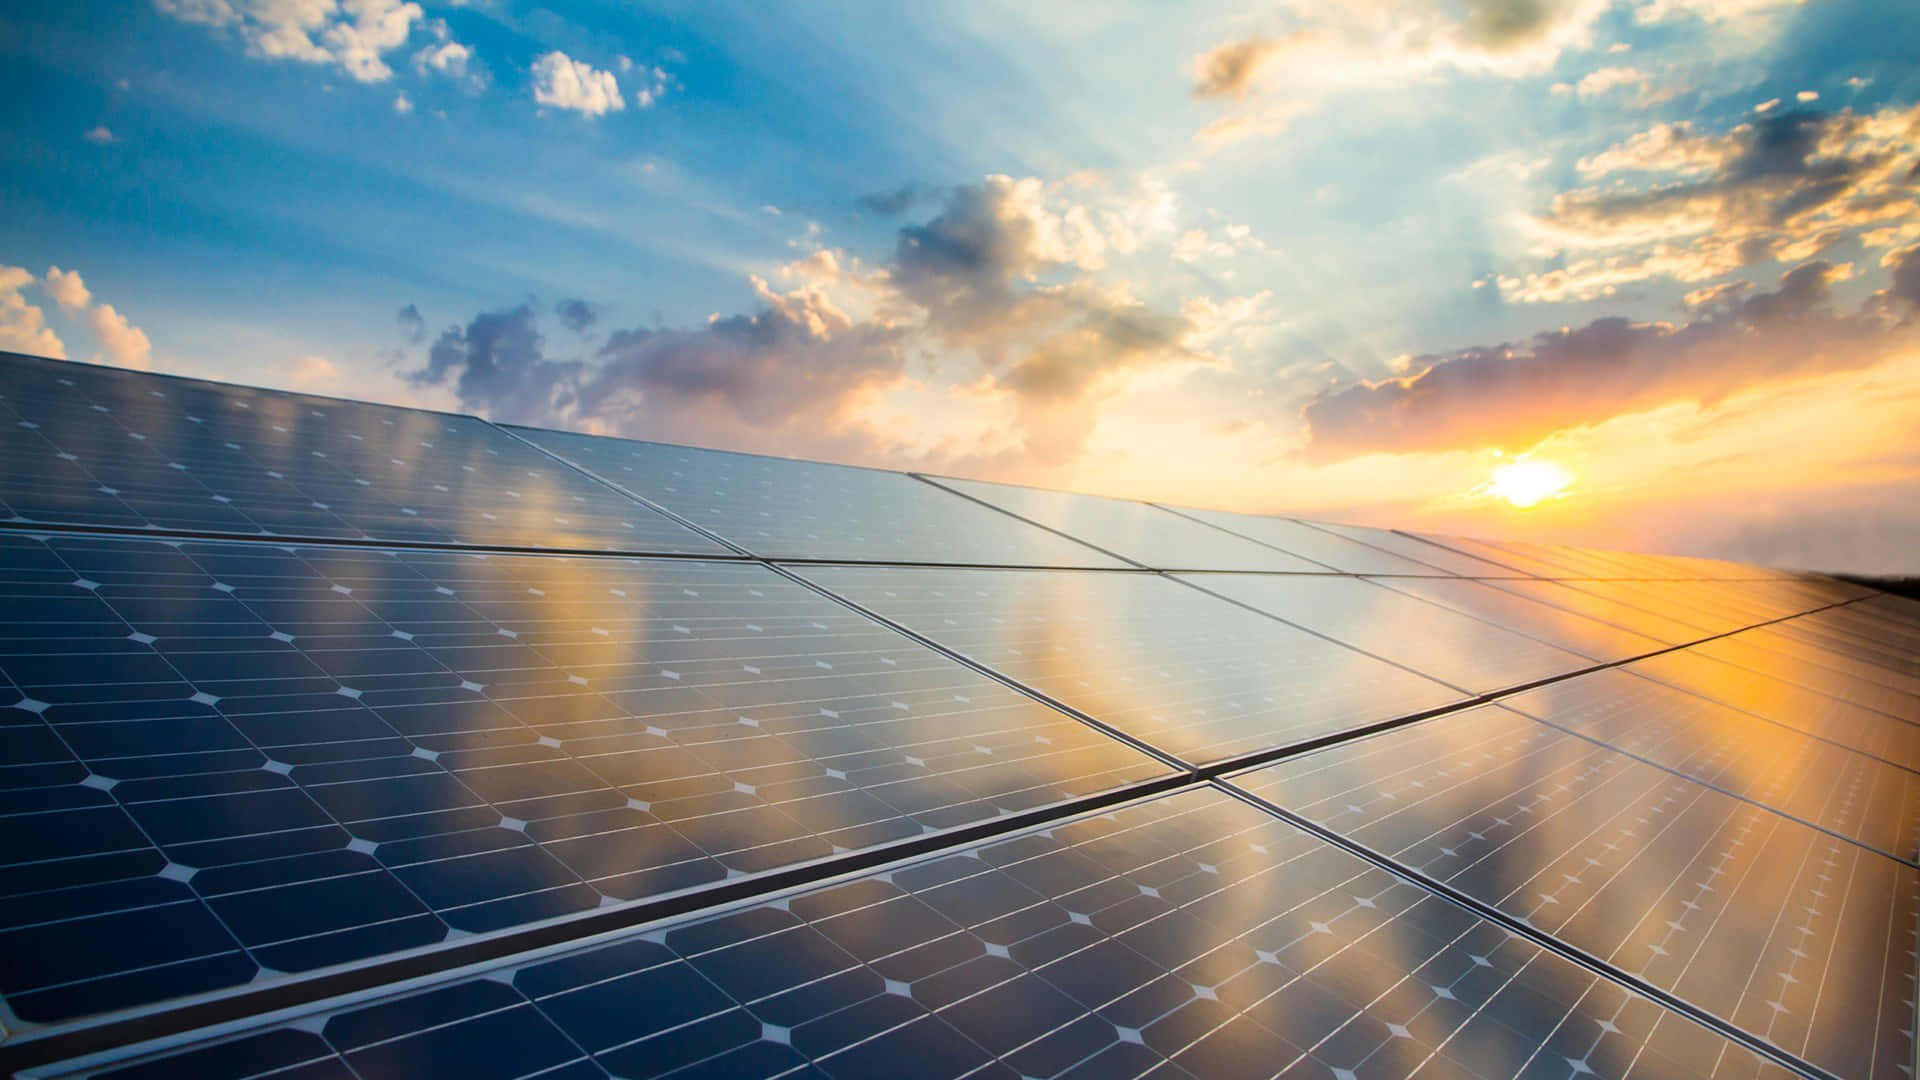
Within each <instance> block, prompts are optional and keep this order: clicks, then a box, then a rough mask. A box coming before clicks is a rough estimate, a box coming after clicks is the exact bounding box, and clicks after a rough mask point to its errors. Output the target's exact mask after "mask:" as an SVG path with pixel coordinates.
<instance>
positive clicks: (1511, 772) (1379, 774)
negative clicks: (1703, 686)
mask: <svg viewBox="0 0 1920 1080" xmlns="http://www.w3.org/2000/svg"><path fill="white" fill-rule="evenodd" d="M1233 782H1234V783H1235V784H1236V785H1237V786H1240V787H1243V788H1246V789H1247V790H1249V791H1252V792H1254V793H1256V794H1258V795H1260V796H1261V797H1263V798H1266V799H1268V800H1270V801H1272V802H1274V803H1276V804H1278V805H1280V806H1283V807H1286V808H1287V809H1290V810H1292V811H1294V812H1296V813H1300V814H1302V815H1304V816H1306V817H1307V818H1309V819H1311V820H1314V821H1316V822H1318V823H1320V824H1322V825H1325V826H1327V827H1329V828H1331V829H1334V830H1336V831H1338V832H1340V833H1341V834H1343V835H1346V836H1348V837H1351V838H1353V839H1354V840H1356V841H1358V842H1360V843H1363V844H1365V845H1367V846H1368V847H1370V848H1372V849H1373V850H1375V851H1378V852H1380V853H1382V854H1384V855H1388V856H1390V857H1392V858H1394V859H1396V860H1398V861H1400V862H1402V863H1403V864H1405V865H1408V866H1410V867H1413V868H1415V869H1418V870H1420V871H1421V872H1423V873H1426V874H1429V875H1431V876H1433V877H1435V878H1437V879H1439V880H1442V881H1445V882H1447V883H1448V884H1451V885H1453V886H1455V887H1457V888H1460V889H1462V890H1464V891H1466V892H1467V893H1469V894H1471V895H1473V896H1474V897H1476V898H1478V899H1480V900H1482V901H1484V902H1486V903H1489V904H1492V905H1494V906H1496V907H1498V908H1499V909H1500V910H1502V911H1503V912H1505V913H1506V914H1508V915H1511V916H1513V917H1515V918H1518V919H1522V920H1525V921H1526V922H1528V923H1530V924H1531V925H1533V926H1535V927H1538V928H1539V929H1541V930H1543V931H1545V932H1547V933H1550V934H1553V935H1555V936H1557V937H1559V938H1561V939H1563V940H1565V941H1568V942H1570V943H1571V944H1573V945H1575V946H1577V947H1579V948H1581V949H1584V950H1586V951H1587V952H1590V953H1593V954H1594V955H1596V956H1599V957H1601V958H1602V959H1605V960H1607V961H1608V962H1610V963H1613V964H1615V965H1616V966H1618V967H1620V968H1621V969H1623V970H1625V971H1628V972H1630V973H1632V974H1635V975H1638V976H1640V977H1641V978H1644V979H1646V980H1648V981H1649V982H1651V983H1652V984H1654V985H1656V986H1660V987H1662V988H1663V989H1666V990H1670V991H1672V992H1674V993H1676V994H1678V995H1680V996H1681V997H1683V998H1685V999H1687V1000H1688V1001H1691V1002H1693V1003H1694V1004H1696V1005H1699V1006H1701V1007H1702V1008H1705V1009H1708V1010H1709V1011H1711V1012H1713V1013H1715V1014H1717V1015H1719V1016H1720V1017H1722V1018H1723V1019H1726V1020H1728V1021H1730V1022H1733V1023H1735V1024H1738V1025H1740V1026H1741V1027H1743V1028H1745V1029H1746V1030H1748V1031H1749V1032H1752V1033H1753V1034H1755V1035H1758V1036H1760V1037H1763V1038H1766V1039H1768V1040H1770V1041H1772V1042H1774V1043H1775V1044H1776V1045H1778V1046H1781V1047H1782V1048H1784V1049H1786V1050H1788V1051H1790V1052H1793V1053H1796V1054H1799V1055H1801V1056H1803V1057H1805V1058H1806V1059H1807V1060H1810V1061H1812V1062H1813V1063H1814V1064H1816V1065H1820V1066H1822V1067H1823V1068H1826V1069H1829V1070H1831V1071H1832V1072H1834V1073H1835V1074H1837V1075H1842V1076H1860V1077H1876V1078H1878V1077H1896V1076H1903V1075H1904V1074H1903V1073H1902V1072H1901V1071H1900V1066H1902V1065H1904V1064H1907V1063H1910V1062H1911V1060H1912V1056H1913V1040H1912V1034H1911V1006H1910V1005H1909V1004H1908V1002H1909V1000H1910V998H1909V994H1910V993H1911V991H1910V980H1909V979H1908V977H1907V976H1908V972H1907V970H1906V965H1905V964H1904V963H1892V962H1891V958H1897V957H1899V956H1901V955H1903V954H1905V953H1906V952H1907V950H1909V949H1911V948H1913V947H1914V925H1915V918H1916V912H1920V892H1917V891H1916V889H1917V883H1916V873H1915V871H1914V869H1913V868H1912V867H1911V866H1908V865H1905V864H1902V863H1898V862H1895V861H1894V860H1892V859H1889V858H1886V857H1885V856H1882V855H1879V854H1876V853H1874V852H1872V851H1869V850H1867V849H1865V848H1862V847H1859V846H1858V845H1855V844H1852V843H1849V842H1847V841H1846V840H1843V839H1840V838H1838V837H1834V836H1829V835H1827V834H1824V833H1821V832H1819V831H1817V830H1814V829H1811V828H1808V827H1806V826H1804V825H1801V824H1799V823H1797V822H1794V821H1792V820H1790V819H1787V818H1784V817H1781V816H1780V815H1778V814H1775V813H1772V812H1770V811H1768V810H1765V809H1762V808H1760V807H1757V806H1754V805H1751V804H1748V803H1743V802H1741V801H1739V800H1736V799H1733V798H1731V797H1729V796H1727V795H1724V794H1722V793H1720V792H1717V791H1714V790H1712V789H1710V788H1707V787H1704V786H1702V785H1700V784H1697V783H1694V782H1692V781H1690V780H1687V779H1684V778H1682V777H1679V776H1676V775H1674V774H1673V773H1670V772H1667V771H1664V770H1661V769H1658V768H1655V767H1654V766H1651V765H1648V764H1645V763H1643V762H1640V761H1636V760H1634V759H1633V758H1630V757H1627V756H1626V755H1623V754H1620V753H1617V752H1615V751H1612V750H1609V749H1606V748H1604V747H1600V746H1597V745H1595V744H1593V743H1591V742H1588V741H1587V740H1584V739H1579V738H1576V737H1574V736H1572V735H1569V734H1566V733H1564V732H1560V731H1556V730H1554V729H1553V728H1551V727H1548V726H1546V725H1543V724H1539V723H1536V722H1534V721H1532V720H1528V719H1526V718H1524V717H1521V716H1519V715H1517V714H1515V713H1511V712H1508V711H1506V710H1504V709H1500V708H1497V707H1491V706H1488V707H1481V708H1478V709H1473V710H1469V711H1467V712H1464V713H1457V714H1451V715H1448V716H1444V717H1439V718H1436V719H1434V720H1430V721H1425V722H1423V723H1420V724H1416V725H1414V726H1412V727H1409V728H1403V729H1399V730H1396V731H1393V732H1389V733H1386V734H1384V735H1379V736H1374V737H1371V738H1368V739H1365V740H1361V741H1359V742H1354V743H1347V744H1343V745H1341V746H1338V747H1332V748H1329V749H1326V750H1322V751H1317V752H1315V753H1312V754H1308V755H1305V756H1303V757H1300V758H1296V759H1293V760H1290V761H1287V762H1283V763H1281V764H1278V765H1274V766H1270V767H1268V768H1265V769H1261V770H1256V771H1255V772H1253V773H1250V774H1245V775H1242V776H1240V777H1236V778H1235V779H1234V781H1233Z"/></svg>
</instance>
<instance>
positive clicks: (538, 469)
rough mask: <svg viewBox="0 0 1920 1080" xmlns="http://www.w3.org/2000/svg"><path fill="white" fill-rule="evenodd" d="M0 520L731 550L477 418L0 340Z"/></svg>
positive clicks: (704, 551) (270, 533)
mask: <svg viewBox="0 0 1920 1080" xmlns="http://www.w3.org/2000/svg"><path fill="white" fill-rule="evenodd" d="M0 460H5V461H6V463H7V467H6V470H5V473H4V475H0V520H5V521H10V522H11V523H13V524H48V525H52V524H60V525H89V526H100V527H119V528H130V529H175V530H183V531H188V532H213V533H230V534H237V535H248V536H297V537H307V538H330V537H337V538H346V539H366V538H372V539H377V540H390V541H409V542H435V543H473V544H492V545H506V546H526V547H544V548H592V549H599V550H627V551H650V552H687V553H696V554H709V553H710V554H722V553H725V550H726V549H724V548H722V547H720V546H719V545H717V544H715V543H713V542H712V541H709V540H707V539H706V538H705V537H702V536H701V535H699V534H698V533H696V532H694V531H692V530H691V529H688V528H686V527H685V526H682V525H680V524H678V523H676V522H674V521H673V520H672V519H670V518H668V517H666V516H664V515H662V514H658V513H656V512H654V511H652V510H649V509H647V508H646V507H644V506H641V505H638V504H636V503H635V502H633V500H631V499H627V498H624V497H622V496H621V495H620V494H618V493H617V492H614V491H612V490H610V489H608V488H607V487H606V486H605V485H603V484H599V483H596V482H594V481H593V480H591V479H589V478H588V477H586V476H583V475H581V474H580V473H579V472H578V471H576V470H573V469H569V468H567V467H565V466H564V465H561V464H559V463H558V462H555V461H554V460H553V459H552V458H550V457H548V456H547V455H545V454H542V453H541V452H540V451H538V450H536V449H534V448H532V447H530V446H528V445H527V444H526V443H524V442H521V441H520V440H518V439H515V438H513V437H512V436H510V435H507V434H505V433H504V432H502V431H500V430H499V429H497V428H495V427H493V426H492V425H490V424H487V423H485V422H484V421H480V420H475V419H473V418H472V417H467V416H451V415H448V414H444V413H429V412H421V411H418V410H414V409H396V408H391V407H388V406H384V405H368V404H363V403H360V402H354V401H337V400H332V399H327V398H315V397H307V396H304V395H301V394H289V393H281V392H278V391H271V390H252V389H248V388H245V387H238V386H227V385H222V384H218V383H208V382H201V381H199V380H195V379H171V378H161V377H157V376H152V375H142V374H138V373H135V372H129V371H124V370H121V369H118V368H108V367H96V366H94V365H91V364H64V363H58V362H55V361H49V360H38V359H34V358H31V357H22V356H15V355H12V354H0Z"/></svg>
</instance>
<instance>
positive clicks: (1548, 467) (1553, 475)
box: [1484, 461, 1573, 510]
mask: <svg viewBox="0 0 1920 1080" xmlns="http://www.w3.org/2000/svg"><path fill="white" fill-rule="evenodd" d="M1572 484H1573V474H1572V473H1570V472H1568V471H1567V470H1565V469H1563V468H1561V467H1560V466H1558V465H1555V464H1554V463H1553V462H1551V461H1516V462H1514V463H1512V464H1510V465H1500V466H1497V467H1496V468H1495V469H1494V470H1493V479H1492V480H1490V481H1488V483H1487V486H1486V488H1485V489H1484V490H1485V491H1486V493H1487V494H1488V495H1491V496H1493V497H1495V498H1498V499H1505V500H1507V501H1508V502H1510V503H1512V504H1513V505H1515V506H1517V507H1520V508H1521V509H1523V510H1524V509H1526V508H1527V507H1529V506H1534V505H1536V504H1538V503H1540V502H1541V501H1543V500H1546V499H1553V498H1558V497H1560V496H1562V495H1565V494H1566V491H1567V488H1568V487H1570V486H1571V485H1572Z"/></svg>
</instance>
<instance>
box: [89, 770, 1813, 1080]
mask: <svg viewBox="0 0 1920 1080" xmlns="http://www.w3.org/2000/svg"><path fill="white" fill-rule="evenodd" d="M490 976H491V977H476V978H469V979H467V980H466V981H463V982H457V983H452V984H450V985H443V986H439V987H435V988H432V989H429V990H425V991H422V992H417V993H413V994H410V995H407V996H405V997H401V998H398V999H396V1000H390V1001H385V1002H380V1003H378V1004H373V1005H366V1006H360V1007H357V1008H352V1009H349V1010H345V1011H340V1012H335V1013H332V1014H330V1015H329V1014H318V1015H315V1016H312V1017H309V1018H306V1019H305V1020H304V1021H303V1022H302V1023H300V1024H299V1025H298V1026H286V1027H280V1028H274V1029H269V1030H264V1031H254V1032H248V1033H245V1034H243V1035H241V1036H239V1037H237V1038H236V1039H234V1040H232V1041H229V1042H225V1043H222V1044H217V1045H213V1046H206V1047H193V1048H187V1049H185V1050H172V1051H169V1052H168V1053H167V1054H166V1055H165V1056H162V1057H159V1058H157V1059H154V1060H150V1061H148V1062H145V1063H142V1064H138V1065H132V1066H130V1067H127V1068H125V1069H121V1070H115V1071H111V1072H107V1073H105V1074H104V1075H106V1076H110V1077H114V1078H115V1080H141V1078H149V1077H153V1076H156V1075H162V1074H165V1073H166V1072H167V1071H169V1070H171V1072H172V1074H174V1075H181V1074H186V1073H190V1074H192V1075H195V1076H200V1077H207V1078H209V1080H225V1078H235V1077H241V1076H246V1075H249V1074H248V1072H247V1070H246V1068H245V1066H244V1065H243V1064H242V1063H243V1062H245V1061H247V1060H248V1059H252V1060H255V1061H263V1062H264V1061H271V1062H272V1063H273V1064H275V1065H278V1066H283V1067H284V1066H293V1065H301V1066H305V1067H306V1068H307V1069H309V1070H312V1071H310V1072H306V1073H302V1074H301V1075H303V1076H316V1077H318V1076H327V1077H332V1076H341V1077H344V1076H347V1075H349V1073H348V1072H347V1070H349V1069H351V1075H353V1076H357V1077H359V1078H360V1080H385V1078H388V1077H413V1076H419V1075H423V1071H422V1070H425V1069H428V1068H431V1072H432V1075H435V1076H438V1075H459V1076H463V1077H466V1076H476V1077H507V1076H516V1075H528V1074H532V1073H536V1072H537V1073H538V1074H539V1075H541V1076H563V1077H567V1078H569V1080H571V1078H575V1077H590V1076H603V1075H606V1074H609V1073H611V1074H614V1075H620V1076H642V1075H644V1076H656V1075H661V1074H665V1073H669V1072H670V1071H671V1070H674V1069H676V1068H686V1069H687V1070H688V1071H687V1072H685V1073H680V1072H673V1073H672V1075H674V1076H707V1077H718V1076H772V1075H777V1074H778V1075H788V1074H789V1070H791V1075H796V1076H799V1075H804V1076H815V1077H830V1078H833V1080H864V1078H869V1077H874V1078H877V1077H893V1076H900V1075H906V1074H911V1075H914V1076H928V1077H960V1076H981V1077H986V1076H992V1077H1000V1076H1004V1077H1015V1076H1036V1077H1037V1076H1045V1077H1061V1078H1065V1080H1106V1078H1111V1077H1140V1076H1146V1075H1149V1074H1151V1075H1152V1076H1155V1077H1160V1078H1163V1080H1173V1078H1178V1077H1224V1078H1239V1077H1248V1078H1252V1077H1268V1076H1275V1075H1281V1076H1286V1077H1290V1078H1303V1080H1304V1078H1326V1080H1334V1078H1345V1077H1358V1076H1368V1077H1373V1076H1392V1077H1407V1076H1417V1077H1422V1078H1434V1077H1462V1078H1465V1077H1479V1078H1483V1080H1491V1078H1506V1077H1514V1078H1518V1077H1528V1078H1532V1077H1548V1076H1552V1077H1559V1076H1569V1077H1577V1076H1584V1075H1588V1074H1597V1075H1600V1076H1608V1077H1649V1078H1651V1077H1671V1076H1683V1075H1684V1076H1729V1077H1764V1078H1767V1080H1775V1078H1779V1077H1784V1076H1787V1075H1790V1074H1787V1073H1786V1072H1785V1071H1784V1070H1782V1069H1780V1068H1778V1067H1777V1066H1774V1065H1773V1064H1772V1063H1770V1062H1768V1061H1766V1060H1765V1059H1762V1058H1760V1057H1758V1056H1756V1055H1755V1054H1753V1053H1752V1052H1751V1051H1749V1050H1747V1049H1746V1048H1744V1047H1742V1046H1739V1045H1737V1044H1735V1043H1732V1042H1730V1041H1728V1040H1726V1039H1724V1038H1723V1037H1721V1036H1719V1035H1718V1034H1717V1033H1714V1032H1712V1031H1710V1030H1708V1029H1706V1028H1704V1027H1701V1026H1699V1025H1697V1024H1695V1023H1693V1022H1692V1021H1690V1020H1687V1019H1684V1018H1682V1017H1680V1016H1679V1015H1677V1014H1675V1013H1672V1012H1669V1011H1667V1010H1665V1009H1663V1008H1662V1007H1660V1006H1658V1005H1656V1004H1654V1003H1653V1002H1651V1001H1649V1000H1647V999H1645V998H1643V997H1640V996H1639V995H1637V994H1634V993H1633V992H1631V991H1628V990H1626V989H1625V988H1623V987H1621V986H1619V985H1617V984H1614V983H1611V982H1608V981H1606V980H1604V979H1601V978H1598V977H1597V976H1595V975H1593V974H1591V973H1589V972H1587V971H1586V970H1585V969H1583V968H1579V967H1576V966H1575V965H1574V964H1572V963H1570V962H1568V961H1566V960H1563V959H1561V958H1560V957H1558V956H1556V955H1553V954H1551V953H1547V952H1544V951H1542V950H1541V949H1539V948H1537V947H1536V946H1534V945H1532V944H1531V943H1529V942H1527V941H1525V940H1524V939H1522V938H1518V937H1516V936H1514V935H1511V934H1509V933H1507V932H1506V931H1505V930H1503V929H1501V928H1498V927H1496V926H1493V925H1491V924H1489V923H1487V922H1484V921H1482V920H1480V919H1478V918H1476V917H1474V916H1472V915H1470V914H1468V913H1467V912H1465V911H1463V910H1461V909H1459V908H1457V907H1454V906H1453V905H1451V904H1448V903H1446V902H1444V901H1442V900H1439V899H1437V898H1435V897H1433V896H1432V895H1431V894H1429V893H1427V892H1425V891H1423V890H1421V889H1419V888H1417V887H1416V886H1413V885H1410V884H1407V883H1406V882H1404V881H1402V880H1400V879H1398V878H1395V877H1393V876H1392V875H1390V874H1387V873H1386V872H1384V871H1382V870H1379V869H1378V868H1375V867H1373V866H1372V865H1370V864H1368V863H1364V862H1362V861H1361V860H1359V859H1357V858H1354V857H1353V856H1351V855H1348V854H1347V853H1345V852H1343V851H1340V850H1338V849H1336V848H1332V847H1329V846H1327V845H1325V844H1322V843H1321V842H1319V841H1318V840H1316V839H1314V838H1312V837H1309V836H1308V835H1306V834H1305V833H1303V832H1300V831H1298V830H1296V829H1294V828H1293V827H1292V826H1290V825H1287V824H1285V823H1284V822H1281V821H1279V820H1277V819H1275V818H1273V817H1270V816H1268V815H1266V814H1264V813H1261V812H1260V811H1258V810H1256V809H1254V808H1253V807H1250V806H1248V805H1246V804H1244V803H1241V802H1239V801H1237V800H1234V799H1231V798H1229V797H1227V796H1225V795H1223V794H1221V793H1219V792H1217V791H1213V790H1205V789H1203V790H1199V791H1194V792H1191V793H1186V794H1181V795H1176V796H1171V797H1168V798H1165V799H1160V800H1156V801H1153V802H1150V803H1146V804H1142V805H1136V806H1130V807H1126V808H1123V809H1121V810H1119V811H1117V812H1115V813H1113V814H1110V815H1107V816H1104V817H1099V818H1093V819H1086V820H1080V821H1074V822H1070V823H1065V824H1062V825H1059V826H1056V827H1054V828H1052V829H1050V830H1047V831H1045V832H1041V833H1032V834H1027V835H1023V836H1018V837H1015V838H1013V839H1009V840H1003V841H999V842H995V843H990V844H987V845H985V846H982V847H978V848H974V849H971V850H968V851H964V852H959V853H954V854H950V855H946V856H943V857H940V858H935V859H929V860H926V861H922V862H919V863H915V864H911V865H908V866H905V867H902V868H900V869H897V870H894V871H892V872H890V873H886V874H881V875H876V876H872V877H867V878H862V879H859V880H855V881H850V882H847V883H845V884H841V885H836V886H832V887H829V888H825V889H819V890H815V891H811V892H806V893H801V894H798V895H795V896H792V897H790V898H788V899H785V900H781V901H778V902H776V903H772V904H763V905H759V906H755V907H748V908H745V909H742V910H738V911H733V912H730V913H727V914H724V915H721V916H718V917H715V918H706V919H699V920H694V921H687V922H680V923H675V924H669V925H666V926H663V927H660V928H658V929H655V930H652V931H649V932H647V933H644V934H634V935H629V936H627V937H625V938H623V939H619V940H615V941H612V942H609V943H606V944H602V945H598V946H596V947H593V948H590V949H585V950H581V951H577V952H574V953H571V954H568V955H563V956H560V957H557V958H553V959H547V960H543V961H540V962H535V963H526V962H522V963H520V964H518V965H516V966H503V967H499V968H496V969H494V970H493V971H492V972H491V973H490ZM543 1070H552V1071H543Z"/></svg>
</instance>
